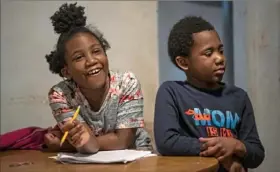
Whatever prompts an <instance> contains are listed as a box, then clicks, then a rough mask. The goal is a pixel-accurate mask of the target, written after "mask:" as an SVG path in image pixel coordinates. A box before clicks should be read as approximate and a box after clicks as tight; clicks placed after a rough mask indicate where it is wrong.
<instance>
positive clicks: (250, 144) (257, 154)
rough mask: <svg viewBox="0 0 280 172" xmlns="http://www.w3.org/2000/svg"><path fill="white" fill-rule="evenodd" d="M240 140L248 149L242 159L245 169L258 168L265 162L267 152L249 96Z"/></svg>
mask: <svg viewBox="0 0 280 172" xmlns="http://www.w3.org/2000/svg"><path fill="white" fill-rule="evenodd" d="M238 138H239V139H240V141H241V142H243V144H244V145H245V147H246V155H245V156H244V157H243V158H242V161H243V165H244V167H245V168H257V167H258V166H259V165H260V164H261V163H262V161H263V160H264V157H265V150H264V147H263V145H262V143H261V141H260V139H259V134H258V130H257V126H256V121H255V117H254V111H253V107H252V104H251V101H250V99H249V97H248V95H247V94H246V97H245V107H244V110H243V116H242V121H241V125H240V129H239V132H238Z"/></svg>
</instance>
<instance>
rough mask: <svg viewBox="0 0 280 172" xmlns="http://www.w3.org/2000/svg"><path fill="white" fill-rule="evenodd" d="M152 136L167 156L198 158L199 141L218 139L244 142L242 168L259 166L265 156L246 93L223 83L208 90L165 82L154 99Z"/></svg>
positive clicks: (159, 149) (158, 148)
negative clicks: (205, 138)
mask: <svg viewBox="0 0 280 172" xmlns="http://www.w3.org/2000/svg"><path fill="white" fill-rule="evenodd" d="M154 134H155V142H156V146H157V150H158V152H159V153H160V154H161V155H166V156H198V155H199V153H200V146H201V143H200V142H199V140H198V138H200V137H217V136H218V137H235V138H236V139H238V140H240V141H241V142H242V143H244V145H245V147H246V150H247V153H246V155H245V157H244V158H243V159H242V163H243V166H244V167H245V168H256V167H258V166H259V165H260V164H261V163H262V161H263V159H264V156H265V155H264V147H263V145H262V143H261V141H260V139H259V135H258V131H257V127H256V123H255V117H254V112H253V108H252V105H251V102H250V100H249V97H248V95H247V93H246V92H245V91H244V90H242V89H241V88H238V87H235V86H228V85H226V84H223V87H221V88H219V89H216V90H211V91H210V90H206V89H200V88H196V87H194V86H191V85H190V84H189V83H186V82H182V81H167V82H164V83H163V84H162V85H161V86H160V88H159V90H158V92H157V96H156V104H155V116H154ZM219 171H225V170H224V169H222V168H220V170H219Z"/></svg>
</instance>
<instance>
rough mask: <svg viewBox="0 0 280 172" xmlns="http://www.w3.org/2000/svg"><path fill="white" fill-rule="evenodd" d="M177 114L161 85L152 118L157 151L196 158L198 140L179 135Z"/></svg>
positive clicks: (168, 90) (171, 99)
mask: <svg viewBox="0 0 280 172" xmlns="http://www.w3.org/2000/svg"><path fill="white" fill-rule="evenodd" d="M178 113H179V112H178V111H177V108H176V105H175V103H174V99H173V97H172V95H171V92H170V89H169V88H167V87H166V86H165V85H162V86H161V87H160V88H159V90H158V93H157V97H156V104H155V116H154V134H155V143H156V147H157V150H158V152H159V153H160V154H161V155H166V156H172V155H174V156H179V155H189V156H197V155H199V153H200V145H201V144H200V142H199V140H198V139H196V138H192V137H188V136H186V135H182V134H181V133H182V132H180V130H182V129H181V128H180V125H179V114H178Z"/></svg>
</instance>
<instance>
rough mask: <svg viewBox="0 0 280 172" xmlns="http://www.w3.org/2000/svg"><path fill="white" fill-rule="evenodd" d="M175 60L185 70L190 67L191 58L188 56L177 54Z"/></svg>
mask: <svg viewBox="0 0 280 172" xmlns="http://www.w3.org/2000/svg"><path fill="white" fill-rule="evenodd" d="M175 62H176V64H177V65H178V66H179V68H180V69H182V70H183V71H187V70H188V69H189V60H188V58H187V57H182V56H177V57H176V58H175Z"/></svg>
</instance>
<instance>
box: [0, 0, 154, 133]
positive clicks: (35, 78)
mask: <svg viewBox="0 0 280 172" xmlns="http://www.w3.org/2000/svg"><path fill="white" fill-rule="evenodd" d="M62 3H63V1H50V2H47V1H44V2H38V1H25V2H24V1H17V2H16V1H13V2H7V1H4V2H2V4H1V133H5V132H7V131H11V130H14V129H17V128H21V127H26V126H31V125H33V126H42V127H47V126H50V125H53V124H54V123H55V121H54V120H53V117H52V115H51V111H50V108H49V106H48V103H47V97H46V95H47V92H48V90H49V88H50V87H51V86H52V85H54V84H55V83H57V82H58V81H60V78H59V77H58V76H55V75H53V74H51V73H50V72H49V70H48V65H47V63H46V61H45V58H44V56H45V54H46V53H49V52H50V51H51V50H52V48H53V47H54V45H55V43H56V40H57V37H58V36H57V35H55V34H54V31H53V28H52V25H51V23H50V20H49V17H50V16H51V15H52V14H53V13H54V12H55V11H56V10H57V9H58V7H59V6H60V5H61V4H62ZM79 4H81V5H83V6H85V7H86V13H87V14H86V15H87V16H88V23H91V24H94V25H96V26H97V27H98V28H99V29H100V30H101V31H102V32H103V33H104V35H105V37H106V38H107V39H108V40H109V42H110V43H111V46H112V49H111V50H110V51H109V52H108V56H109V61H110V67H111V69H120V70H131V71H133V72H134V73H135V74H136V75H137V76H138V78H139V79H140V81H141V85H142V89H143V92H144V96H145V109H144V111H145V112H144V115H145V119H146V120H147V121H152V120H153V111H154V107H153V105H154V99H155V95H156V90H157V87H158V63H157V58H158V55H157V25H156V23H157V15H156V9H157V2H156V1H145V2H140V1H112V2H109V1H105V2H93V1H91V2H89V1H82V2H79Z"/></svg>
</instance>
